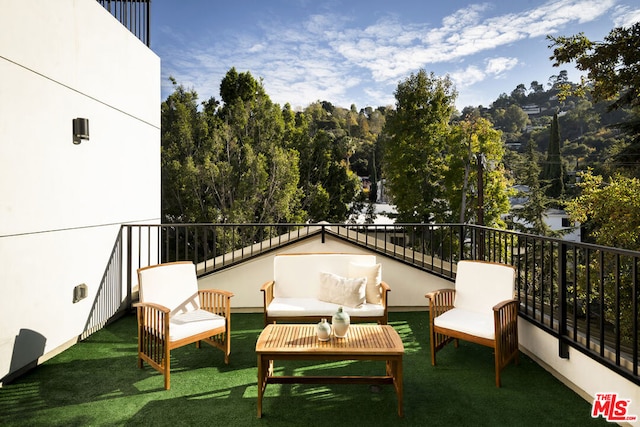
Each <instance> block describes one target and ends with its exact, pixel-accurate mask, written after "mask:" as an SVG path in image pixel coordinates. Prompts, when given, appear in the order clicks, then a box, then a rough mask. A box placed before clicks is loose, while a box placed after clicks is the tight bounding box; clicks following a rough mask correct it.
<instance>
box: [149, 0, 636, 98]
mask: <svg viewBox="0 0 640 427" xmlns="http://www.w3.org/2000/svg"><path fill="white" fill-rule="evenodd" d="M151 13H152V15H151V31H152V33H151V48H152V49H153V51H154V52H155V53H156V54H157V55H159V56H160V58H161V60H162V99H163V100H164V99H166V97H167V96H168V95H169V94H170V93H171V92H172V90H173V89H172V85H171V83H170V81H169V76H173V77H174V78H175V79H176V80H177V82H178V83H179V84H182V85H183V86H185V87H186V88H188V89H194V90H196V92H197V93H198V95H199V98H200V100H206V99H209V98H210V97H211V96H214V97H216V98H217V99H219V95H218V89H219V86H220V81H221V80H222V78H223V77H224V75H225V74H226V73H227V71H228V70H229V69H230V68H231V67H235V68H236V70H237V71H238V72H244V71H249V72H251V74H252V75H253V77H254V78H256V79H260V78H262V79H263V84H264V87H265V89H266V92H267V94H268V95H269V96H270V97H271V100H272V101H273V102H276V103H279V104H280V105H284V104H285V103H287V102H288V103H290V104H291V106H292V107H293V108H294V109H299V108H304V107H306V106H307V105H309V104H310V103H312V102H315V101H318V100H326V101H329V102H331V103H333V104H334V105H336V106H341V107H345V108H349V107H350V106H351V104H355V105H356V107H357V108H358V109H361V108H364V107H366V106H371V107H374V108H375V107H378V106H384V105H394V104H395V98H394V96H393V92H394V91H395V89H396V87H397V85H398V82H400V81H402V80H404V79H406V78H407V77H408V76H409V75H410V74H411V73H415V72H417V71H418V70H420V69H424V70H426V71H427V72H434V73H435V74H436V75H438V76H444V75H447V74H448V75H449V76H450V77H451V79H452V80H453V82H454V83H455V85H456V89H457V91H458V99H457V102H456V105H457V106H458V108H459V109H462V108H463V107H465V106H469V105H472V106H477V105H485V106H488V105H490V103H491V102H492V101H494V100H495V99H496V98H497V97H498V96H499V95H500V94H501V93H503V92H504V93H510V92H511V91H512V90H513V89H514V88H515V87H516V86H517V85H518V84H519V83H523V84H525V86H527V87H529V85H530V83H531V82H532V81H533V80H537V81H538V82H540V83H543V84H545V85H546V84H547V82H548V80H549V77H550V76H552V75H555V74H558V72H559V71H560V70H562V69H565V70H567V72H568V75H569V78H570V80H572V81H576V82H577V81H579V78H580V75H579V74H578V73H577V71H576V70H575V69H573V67H571V66H570V65H568V66H564V67H561V68H554V67H552V65H551V61H550V60H549V56H550V55H551V53H552V52H551V49H549V48H548V44H549V42H548V40H546V35H547V34H551V35H556V36H557V35H567V36H568V35H572V34H577V33H579V32H584V33H585V35H586V36H587V37H589V38H590V39H591V40H602V39H603V37H604V36H606V35H607V34H608V33H609V31H610V30H611V29H612V28H614V27H616V26H628V25H631V24H632V23H634V22H637V21H640V4H638V1H637V0H549V1H533V0H494V1H487V2H470V1H459V0H448V1H437V2H436V1H424V0H421V1H416V0H413V1H405V0H366V1H361V0H348V1H342V0H340V1H338V0H336V1H322V0H313V1H311V0H232V1H229V0H154V1H153V2H152V9H151Z"/></svg>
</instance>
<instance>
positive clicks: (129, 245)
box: [123, 225, 133, 310]
mask: <svg viewBox="0 0 640 427" xmlns="http://www.w3.org/2000/svg"><path fill="white" fill-rule="evenodd" d="M123 227H124V228H125V229H126V230H127V303H126V304H127V307H128V309H129V310H131V302H132V299H133V298H132V296H131V292H132V291H131V288H132V286H131V269H132V268H133V261H132V259H131V250H132V248H133V243H132V242H131V226H130V225H123Z"/></svg>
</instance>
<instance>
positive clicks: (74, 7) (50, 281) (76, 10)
mask: <svg viewBox="0 0 640 427" xmlns="http://www.w3.org/2000/svg"><path fill="white" fill-rule="evenodd" d="M0 75H1V76H2V79H0V295H2V298H0V325H1V326H0V382H1V381H2V379H4V378H9V377H10V374H12V373H15V372H19V371H20V370H24V369H25V368H28V367H29V366H32V365H34V364H35V363H36V362H37V361H38V360H42V359H43V358H46V357H48V356H49V355H51V354H52V353H54V352H56V351H58V350H60V349H61V348H64V347H65V346H66V345H68V344H69V343H72V342H74V341H75V340H76V339H77V337H78V336H79V335H80V334H82V332H83V329H84V328H85V325H86V324H87V321H88V320H87V319H88V318H89V317H90V315H91V311H92V310H93V301H94V299H95V297H96V293H97V291H98V287H99V285H100V282H101V280H102V276H103V274H104V272H105V269H106V267H107V262H108V261H109V256H110V253H111V250H112V248H113V246H114V243H115V242H116V239H117V237H118V232H119V230H120V224H122V223H130V222H136V223H157V222H159V217H160V102H161V100H160V59H159V58H158V56H157V55H155V54H154V53H153V52H152V51H151V50H150V49H149V48H148V47H147V46H146V45H145V44H144V43H142V42H141V41H140V40H138V39H137V38H136V37H135V36H134V35H133V34H132V33H131V32H130V31H129V30H127V29H126V28H125V27H124V26H122V25H121V24H120V23H119V22H118V21H117V20H116V19H115V18H114V17H113V16H111V14H110V13H109V12H108V11H107V10H105V9H104V8H103V7H102V6H101V5H100V4H99V3H98V2H96V1H95V0H56V1H50V0H3V2H2V13H0ZM75 118H86V119H88V123H89V140H83V141H77V140H76V141H75V142H76V143H75V144H74V137H73V119H75ZM77 142H80V143H79V144H77ZM78 285H86V290H87V292H86V297H85V298H83V299H81V300H79V301H76V302H74V289H75V288H76V287H77V286H78ZM123 295H124V293H123Z"/></svg>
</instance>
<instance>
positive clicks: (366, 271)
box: [349, 262, 382, 304]
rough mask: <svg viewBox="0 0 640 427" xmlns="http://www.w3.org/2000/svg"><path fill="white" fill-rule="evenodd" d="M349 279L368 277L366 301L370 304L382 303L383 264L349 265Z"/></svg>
mask: <svg viewBox="0 0 640 427" xmlns="http://www.w3.org/2000/svg"><path fill="white" fill-rule="evenodd" d="M349 277H366V278H367V288H366V291H365V293H366V301H367V302H368V303H370V304H381V303H382V286H380V282H382V264H358V263H355V262H350V263H349Z"/></svg>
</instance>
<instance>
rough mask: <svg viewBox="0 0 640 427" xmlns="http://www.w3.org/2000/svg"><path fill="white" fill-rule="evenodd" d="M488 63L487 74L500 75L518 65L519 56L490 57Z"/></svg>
mask: <svg viewBox="0 0 640 427" xmlns="http://www.w3.org/2000/svg"><path fill="white" fill-rule="evenodd" d="M486 63H487V67H486V71H487V74H493V75H496V76H499V75H501V74H502V73H504V72H505V71H509V70H511V69H512V68H513V67H515V66H516V65H518V58H506V57H500V58H490V59H487V61H486Z"/></svg>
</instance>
